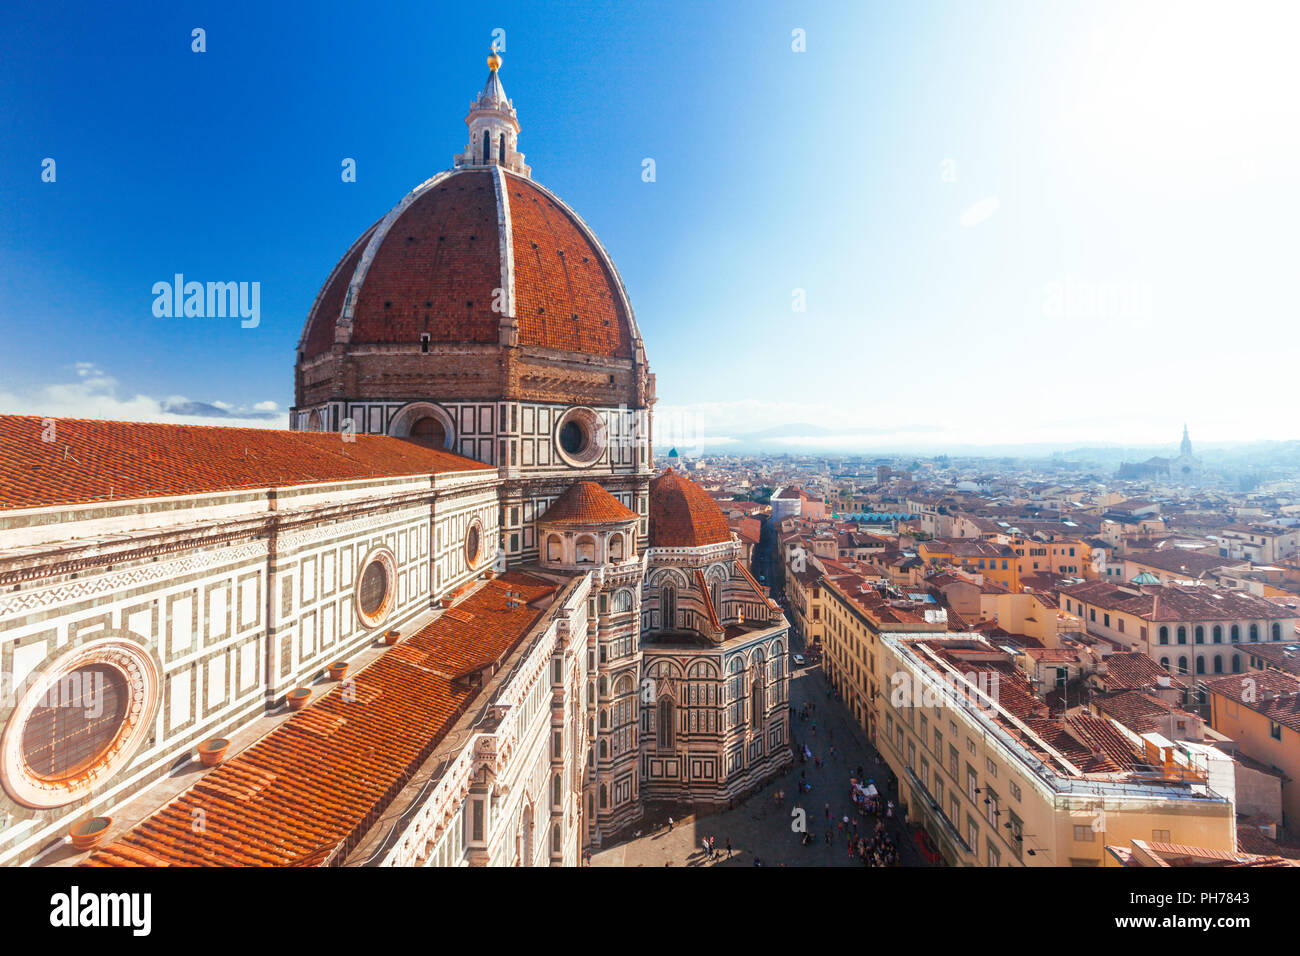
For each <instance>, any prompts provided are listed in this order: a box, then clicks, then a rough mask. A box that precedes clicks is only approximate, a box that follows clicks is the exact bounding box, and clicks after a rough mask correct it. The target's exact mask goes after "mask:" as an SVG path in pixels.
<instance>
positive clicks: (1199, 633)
mask: <svg viewBox="0 0 1300 956" xmlns="http://www.w3.org/2000/svg"><path fill="white" fill-rule="evenodd" d="M1196 643H1197V644H1204V643H1205V627H1204V625H1201V624H1197V625H1196Z"/></svg>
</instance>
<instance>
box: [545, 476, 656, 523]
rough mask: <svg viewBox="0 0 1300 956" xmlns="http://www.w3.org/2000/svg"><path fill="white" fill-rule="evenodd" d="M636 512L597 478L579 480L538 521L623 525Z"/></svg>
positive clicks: (634, 516) (633, 518) (633, 517)
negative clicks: (597, 480)
mask: <svg viewBox="0 0 1300 956" xmlns="http://www.w3.org/2000/svg"><path fill="white" fill-rule="evenodd" d="M636 519H637V513H636V512H635V511H633V510H632V509H631V508H629V507H627V506H626V505H624V504H623V503H622V502H621V501H619V500H618V499H617V498H615V497H614V496H613V495H611V494H610V493H609V492H608V491H606V490H605V489H604V488H603V487H602V486H600V485H598V484H596V482H594V481H579V482H577V483H576V484H574V485H571V486H570V487H569V488H568V489H567V490H566V491H565V492H564V494H562V495H560V497H558V498H556V499H555V501H553V502H551V506H550V507H549V508H547V509H546V514H544V515H542V517H541V518H539V519H538V520H539V521H541V522H542V524H551V525H589V524H623V523H625V522H628V521H635V520H636Z"/></svg>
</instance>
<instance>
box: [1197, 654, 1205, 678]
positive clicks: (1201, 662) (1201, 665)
mask: <svg viewBox="0 0 1300 956" xmlns="http://www.w3.org/2000/svg"><path fill="white" fill-rule="evenodd" d="M1196 673H1198V674H1204V673H1205V658H1203V657H1198V658H1196Z"/></svg>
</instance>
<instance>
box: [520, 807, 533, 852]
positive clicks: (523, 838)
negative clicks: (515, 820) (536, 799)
mask: <svg viewBox="0 0 1300 956" xmlns="http://www.w3.org/2000/svg"><path fill="white" fill-rule="evenodd" d="M519 865H520V866H532V865H533V808H532V807H528V806H526V807H524V818H523V820H522V821H520V824H519Z"/></svg>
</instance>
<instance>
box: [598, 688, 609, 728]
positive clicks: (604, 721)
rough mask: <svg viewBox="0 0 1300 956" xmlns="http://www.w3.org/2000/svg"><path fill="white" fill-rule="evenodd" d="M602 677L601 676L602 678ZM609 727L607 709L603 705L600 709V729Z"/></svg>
mask: <svg viewBox="0 0 1300 956" xmlns="http://www.w3.org/2000/svg"><path fill="white" fill-rule="evenodd" d="M603 679H604V678H602V680H603ZM608 727H609V711H608V710H606V709H605V708H604V707H602V708H601V709H600V729H601V730H606V729H607V728H608Z"/></svg>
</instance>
